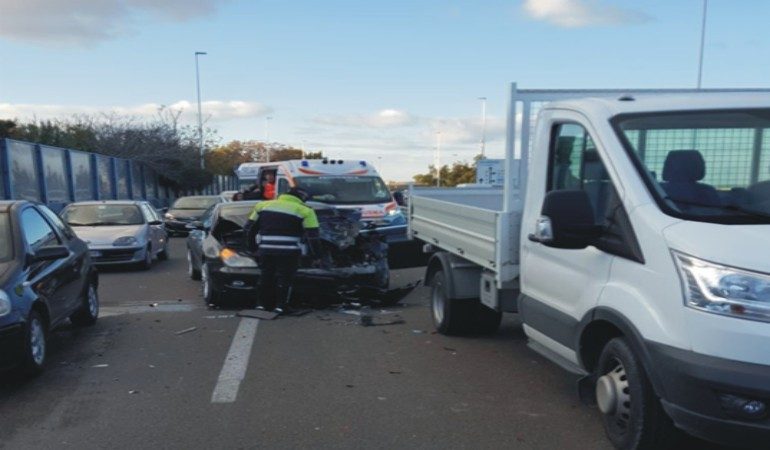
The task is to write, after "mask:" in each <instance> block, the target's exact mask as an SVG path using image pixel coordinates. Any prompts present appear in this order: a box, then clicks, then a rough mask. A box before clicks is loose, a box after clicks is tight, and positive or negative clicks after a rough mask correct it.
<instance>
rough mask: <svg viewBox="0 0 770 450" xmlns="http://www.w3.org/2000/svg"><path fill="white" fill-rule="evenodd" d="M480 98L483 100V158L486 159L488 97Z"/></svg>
mask: <svg viewBox="0 0 770 450" xmlns="http://www.w3.org/2000/svg"><path fill="white" fill-rule="evenodd" d="M479 100H481V159H484V158H485V150H486V146H487V98H486V97H479Z"/></svg>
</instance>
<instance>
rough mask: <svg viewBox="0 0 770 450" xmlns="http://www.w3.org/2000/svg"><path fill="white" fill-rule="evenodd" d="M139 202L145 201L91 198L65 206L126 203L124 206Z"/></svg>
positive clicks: (143, 201)
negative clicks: (90, 199)
mask: <svg viewBox="0 0 770 450" xmlns="http://www.w3.org/2000/svg"><path fill="white" fill-rule="evenodd" d="M140 203H145V200H92V201H87V202H74V203H70V204H69V205H67V206H72V205H77V206H81V205H126V206H129V205H138V204H140Z"/></svg>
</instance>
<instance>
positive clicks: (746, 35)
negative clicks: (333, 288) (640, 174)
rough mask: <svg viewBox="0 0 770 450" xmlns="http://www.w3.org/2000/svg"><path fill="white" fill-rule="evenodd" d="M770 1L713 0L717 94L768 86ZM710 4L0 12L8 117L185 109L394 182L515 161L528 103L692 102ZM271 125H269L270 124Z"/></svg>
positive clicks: (410, 2)
mask: <svg viewBox="0 0 770 450" xmlns="http://www.w3.org/2000/svg"><path fill="white" fill-rule="evenodd" d="M767 17H770V2H767V1H764V0H709V2H708V14H707V25H706V39H705V47H704V49H705V50H704V65H703V87H706V88H716V87H770V64H768V63H767V58H768V56H769V55H770V27H768V26H767ZM701 18H702V0H646V1H644V2H640V1H632V0H444V1H440V0H391V1H388V2H383V1H376V0H324V1H318V0H304V1H300V0H0V118H19V119H28V118H31V117H38V118H48V117H67V116H68V115H71V114H78V113H88V114H95V113H101V112H112V111H115V112H118V113H119V114H125V115H136V116H151V115H153V114H155V113H156V111H157V109H158V108H159V107H161V105H162V106H165V107H171V108H174V109H179V110H182V118H183V120H184V121H186V122H188V123H191V124H192V123H195V121H196V118H197V116H196V114H197V109H196V108H197V106H196V77H195V57H194V53H195V52H196V51H204V52H207V54H206V55H204V56H201V57H200V82H201V94H202V100H203V115H204V118H205V120H206V126H207V127H210V128H213V129H216V130H217V133H218V135H219V138H220V139H221V141H222V143H225V142H227V141H230V140H233V139H238V140H249V139H257V140H265V139H269V140H270V141H274V142H280V143H283V144H287V145H292V146H295V147H302V146H304V148H305V149H306V150H308V151H317V150H322V151H323V152H324V154H325V155H328V156H331V157H334V158H340V159H366V160H369V161H371V162H372V163H373V164H375V165H376V166H377V167H378V168H379V169H380V172H381V174H382V175H383V178H385V179H386V180H398V181H403V180H409V179H411V177H412V175H414V174H415V173H420V172H426V171H427V167H428V165H429V164H432V163H433V162H434V158H435V154H436V147H437V145H438V142H439V140H440V148H441V162H442V164H447V163H451V162H452V161H470V160H472V158H473V156H474V155H476V154H478V153H479V151H480V141H481V136H482V101H481V100H479V97H486V98H487V102H486V107H487V120H486V150H487V156H489V157H502V155H503V148H504V135H505V122H506V119H505V111H506V108H507V98H508V95H509V94H508V93H509V89H510V83H512V82H516V83H517V85H518V86H519V88H522V89H527V88H533V89H534V88H690V87H695V83H696V80H697V69H698V47H699V42H700V30H701ZM268 118H269V119H268Z"/></svg>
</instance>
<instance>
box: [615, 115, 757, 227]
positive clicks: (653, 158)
mask: <svg viewBox="0 0 770 450" xmlns="http://www.w3.org/2000/svg"><path fill="white" fill-rule="evenodd" d="M613 124H614V126H615V128H616V131H617V132H618V134H619V135H620V138H621V141H623V143H624V144H625V146H626V147H627V148H628V149H629V150H630V153H631V154H632V155H633V157H634V159H635V160H636V161H635V162H636V164H637V166H638V168H639V169H640V171H641V173H642V176H643V177H644V178H645V181H646V183H647V185H648V186H649V187H650V188H651V190H652V191H653V194H654V196H655V197H656V199H657V201H658V203H659V205H660V206H661V208H662V209H663V210H664V211H665V212H666V213H667V214H669V215H673V216H676V217H680V218H684V219H687V220H697V221H703V222H716V223H727V224H729V223H770V109H750V110H718V111H713V110H712V111H678V112H661V113H644V114H624V115H620V116H618V117H616V118H614V119H613Z"/></svg>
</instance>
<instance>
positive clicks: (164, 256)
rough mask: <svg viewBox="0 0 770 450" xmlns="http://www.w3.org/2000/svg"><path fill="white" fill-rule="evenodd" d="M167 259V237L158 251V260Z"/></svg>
mask: <svg viewBox="0 0 770 450" xmlns="http://www.w3.org/2000/svg"><path fill="white" fill-rule="evenodd" d="M167 260H168V239H166V242H165V244H164V245H163V250H162V251H161V252H160V253H158V261H167Z"/></svg>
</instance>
